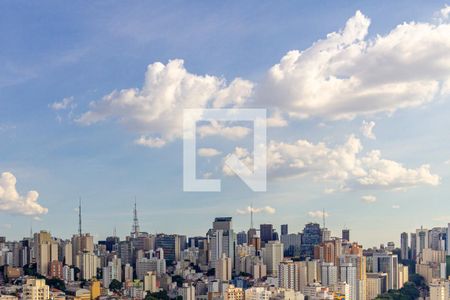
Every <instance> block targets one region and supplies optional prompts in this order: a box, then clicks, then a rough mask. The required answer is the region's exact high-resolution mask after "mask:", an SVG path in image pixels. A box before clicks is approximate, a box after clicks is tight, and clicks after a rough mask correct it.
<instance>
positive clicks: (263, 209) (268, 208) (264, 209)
mask: <svg viewBox="0 0 450 300" xmlns="http://www.w3.org/2000/svg"><path fill="white" fill-rule="evenodd" d="M252 211H253V213H254V214H258V213H266V214H271V215H272V214H274V213H275V212H276V210H275V208H273V207H271V206H263V207H251V206H247V207H246V208H245V209H237V210H236V213H238V214H239V215H246V214H250V213H251V212H252Z"/></svg>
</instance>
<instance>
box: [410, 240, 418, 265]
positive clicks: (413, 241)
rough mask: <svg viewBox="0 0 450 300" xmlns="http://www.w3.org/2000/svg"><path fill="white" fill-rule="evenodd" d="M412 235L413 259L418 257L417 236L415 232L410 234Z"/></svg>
mask: <svg viewBox="0 0 450 300" xmlns="http://www.w3.org/2000/svg"><path fill="white" fill-rule="evenodd" d="M410 237H411V259H412V260H416V259H417V237H416V234H415V233H411V234H410Z"/></svg>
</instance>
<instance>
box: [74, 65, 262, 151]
mask: <svg viewBox="0 0 450 300" xmlns="http://www.w3.org/2000/svg"><path fill="white" fill-rule="evenodd" d="M252 89H253V84H252V83H251V82H249V81H246V80H243V79H241V78H236V79H234V80H233V81H232V82H231V83H230V84H229V85H227V84H226V82H225V80H224V79H222V78H218V77H215V76H210V75H204V76H201V75H196V74H192V73H189V72H188V71H187V70H186V69H185V67H184V62H183V60H180V59H175V60H171V61H169V62H168V63H167V64H166V65H164V64H162V63H160V62H156V63H153V64H150V65H149V66H148V67H147V71H146V74H145V80H144V84H143V86H142V88H140V89H139V88H129V89H123V90H120V91H117V90H116V91H113V92H111V93H110V94H108V95H106V96H104V97H103V98H102V99H101V100H99V101H94V102H92V103H91V104H90V110H89V111H87V112H85V113H84V114H82V115H81V116H80V117H79V118H78V119H77V120H76V121H77V122H78V123H80V124H83V125H91V124H94V123H98V122H101V121H105V120H108V119H112V120H115V121H117V122H119V123H121V124H124V125H125V126H127V127H129V128H131V129H132V130H133V131H135V132H138V133H139V135H141V136H142V137H141V138H140V139H139V140H141V141H142V143H140V144H142V145H148V146H153V144H154V141H155V139H159V140H157V141H158V142H157V143H156V145H158V146H159V145H161V143H162V142H161V141H164V143H167V142H170V141H172V140H174V139H176V138H180V137H182V134H183V132H182V125H183V124H182V122H183V110H184V109H188V108H207V107H217V108H219V107H239V106H241V105H242V104H243V103H244V102H245V101H246V99H247V98H248V97H249V96H250V95H251V94H252ZM145 141H150V142H149V143H146V142H145Z"/></svg>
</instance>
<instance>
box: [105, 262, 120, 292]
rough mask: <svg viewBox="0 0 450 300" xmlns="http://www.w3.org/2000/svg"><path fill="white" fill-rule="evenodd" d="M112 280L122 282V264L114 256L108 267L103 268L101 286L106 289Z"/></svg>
mask: <svg viewBox="0 0 450 300" xmlns="http://www.w3.org/2000/svg"><path fill="white" fill-rule="evenodd" d="M114 279H115V280H117V281H119V282H121V281H122V263H121V260H120V258H118V257H117V255H114V257H113V258H112V259H111V261H109V262H108V265H107V266H106V267H104V268H103V286H104V287H108V286H109V284H110V283H111V281H113V280H114Z"/></svg>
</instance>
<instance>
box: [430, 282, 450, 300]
mask: <svg viewBox="0 0 450 300" xmlns="http://www.w3.org/2000/svg"><path fill="white" fill-rule="evenodd" d="M448 299H449V282H448V281H446V280H439V281H435V282H432V283H430V300H448Z"/></svg>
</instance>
